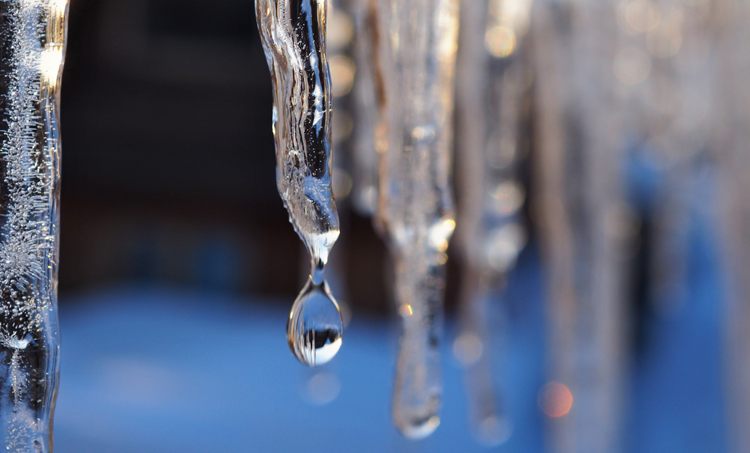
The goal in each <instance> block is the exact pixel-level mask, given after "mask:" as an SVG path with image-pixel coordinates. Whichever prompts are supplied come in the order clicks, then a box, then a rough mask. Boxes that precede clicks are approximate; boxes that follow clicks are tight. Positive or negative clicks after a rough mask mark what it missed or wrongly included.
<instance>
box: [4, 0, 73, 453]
mask: <svg viewBox="0 0 750 453" xmlns="http://www.w3.org/2000/svg"><path fill="white" fill-rule="evenodd" d="M67 8H68V3H67V1H66V0H13V1H5V2H2V3H0V14H2V17H3V21H2V25H1V27H2V46H3V52H2V57H1V59H0V65H1V67H2V71H0V74H2V75H1V76H0V77H1V79H0V80H1V82H0V96H2V104H1V105H2V110H1V112H2V122H0V124H1V125H2V130H1V131H0V140H2V148H1V149H0V168H2V173H1V174H2V182H1V184H2V186H0V214H2V215H0V363H1V364H2V365H1V366H0V436H2V445H3V446H4V447H5V449H6V450H7V451H10V452H19V453H20V452H24V453H25V452H32V451H33V452H50V451H52V415H53V412H54V406H55V397H56V392H57V382H58V374H59V363H58V358H59V332H58V321H57V250H58V246H57V238H58V226H59V214H58V208H57V206H58V200H59V184H60V139H59V131H58V108H59V99H58V89H59V85H60V75H61V72H62V63H63V58H64V52H65V34H66V14H67Z"/></svg>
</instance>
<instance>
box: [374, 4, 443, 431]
mask: <svg viewBox="0 0 750 453" xmlns="http://www.w3.org/2000/svg"><path fill="white" fill-rule="evenodd" d="M375 14H377V19H378V20H377V22H378V24H379V28H378V32H377V33H378V36H379V39H378V41H377V42H378V44H379V46H378V48H377V49H375V53H376V60H377V61H378V66H377V68H376V71H378V74H380V75H381V76H382V77H383V85H382V87H383V92H382V97H381V99H380V102H381V103H382V105H383V106H384V107H385V108H384V110H383V111H385V112H387V123H386V122H385V121H384V122H383V123H381V124H380V125H379V127H380V128H382V130H381V131H380V132H384V134H383V135H382V136H383V137H387V149H384V152H383V154H382V159H381V166H380V168H381V174H380V197H379V211H378V216H379V221H380V222H381V225H382V226H383V227H384V231H386V232H387V234H388V237H389V245H390V248H391V253H392V256H393V259H394V263H395V276H396V281H395V292H396V302H397V305H398V312H399V314H400V315H401V321H402V336H401V344H400V350H399V353H398V362H397V365H396V367H397V369H396V381H395V385H394V396H393V408H392V410H393V419H394V422H395V424H396V426H397V427H398V429H399V430H400V431H401V432H402V433H403V434H404V435H405V436H407V437H409V438H422V437H425V436H427V435H429V434H430V433H432V432H433V431H434V430H435V428H436V427H437V426H438V424H439V422H440V418H439V410H440V405H441V398H442V384H441V379H440V357H439V350H438V347H439V344H440V340H441V336H442V335H441V331H442V294H443V288H444V286H445V281H444V278H443V269H442V265H443V264H444V263H445V260H446V259H447V256H446V255H445V252H446V250H447V248H448V240H449V238H450V236H451V234H452V233H453V229H454V228H455V221H454V220H453V212H452V202H451V195H450V187H449V166H450V161H451V140H452V128H451V122H452V111H453V74H454V70H455V53H456V45H457V37H458V36H457V35H458V2H457V0H437V1H433V0H382V1H381V2H379V3H378V5H377V13H375Z"/></svg>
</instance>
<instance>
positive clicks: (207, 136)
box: [60, 0, 388, 312]
mask: <svg viewBox="0 0 750 453" xmlns="http://www.w3.org/2000/svg"><path fill="white" fill-rule="evenodd" d="M69 49H70V50H69V53H68V58H67V61H66V66H65V74H64V81H63V94H62V105H63V108H62V111H63V113H62V135H63V148H64V158H63V201H62V205H63V208H62V225H63V227H62V239H61V241H62V242H61V243H62V246H61V247H62V250H61V254H62V257H61V261H62V262H63V263H64V264H63V266H62V271H61V272H62V273H61V279H60V281H61V286H60V288H61V291H63V292H65V291H70V290H82V289H86V288H89V287H92V286H102V285H105V284H109V283H117V282H131V283H168V284H179V285H188V286H198V287H204V288H207V289H220V290H227V291H243V292H247V293H250V292H252V293H266V294H274V295H281V296H283V297H284V298H288V299H289V301H288V302H289V303H290V304H291V301H292V300H293V298H294V296H295V295H296V293H297V290H298V287H299V281H298V279H299V270H298V264H299V263H300V262H301V260H300V258H299V253H300V252H301V249H300V248H299V239H298V238H297V237H296V235H295V233H294V231H293V229H292V226H291V225H290V224H289V223H288V219H287V214H286V212H285V211H284V208H283V205H282V202H281V199H280V197H279V195H278V193H277V191H276V181H275V174H276V173H275V159H274V149H273V137H272V135H271V102H272V93H271V84H270V79H269V76H268V70H267V67H266V62H265V60H264V56H263V51H262V48H261V45H260V41H259V37H258V32H257V28H256V27H255V18H254V12H253V6H252V2H248V1H240V0H211V1H208V0H179V1H177V0H108V1H106V2H105V1H95V0H77V1H76V2H74V4H73V5H72V6H71V12H70V31H69ZM337 151H338V150H337ZM352 226H353V229H352V231H351V232H348V233H347V236H348V237H349V249H350V250H351V253H356V254H357V256H358V257H361V256H362V255H361V254H362V253H365V254H367V256H371V257H373V258H374V260H369V259H368V260H367V261H368V263H367V264H365V265H363V266H351V267H349V274H350V275H349V276H348V278H349V279H350V281H349V282H348V283H349V285H348V286H352V287H353V288H354V289H353V290H351V291H350V294H351V301H352V302H353V303H354V304H355V305H360V306H362V307H365V308H366V309H369V310H373V311H375V312H384V311H385V310H386V307H388V303H387V302H388V301H387V300H385V299H384V294H385V292H384V291H382V290H380V291H379V290H377V288H379V287H380V286H382V280H383V277H382V270H383V265H382V264H381V263H382V258H381V257H382V255H383V253H382V245H381V244H380V242H379V239H377V237H376V236H375V235H374V234H373V233H372V231H371V227H370V225H369V222H362V221H354V222H352ZM373 241H374V242H373ZM343 252H344V253H347V254H348V253H350V252H349V251H348V250H347V251H343ZM357 259H358V260H359V259H360V258H357ZM347 261H350V260H348V259H347ZM369 261H373V262H369ZM352 283H353V284H352ZM360 288H364V289H362V290H361V289H360Z"/></svg>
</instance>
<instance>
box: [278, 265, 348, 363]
mask: <svg viewBox="0 0 750 453" xmlns="http://www.w3.org/2000/svg"><path fill="white" fill-rule="evenodd" d="M343 331H344V326H343V321H342V318H341V311H340V310H339V306H338V304H337V303H336V301H335V300H334V299H333V296H332V295H331V293H330V291H329V290H328V284H327V283H325V282H324V281H323V282H321V283H320V284H317V283H315V282H314V281H313V279H312V278H311V279H310V280H308V282H307V284H306V285H305V287H304V289H303V290H302V292H301V293H300V294H299V296H297V300H295V301H294V305H293V306H292V311H291V313H290V314H289V322H288V323H287V327H286V338H287V341H288V342H289V348H290V349H291V350H292V353H293V354H294V355H295V356H296V357H297V359H299V361H300V362H302V363H304V364H305V365H308V366H316V365H322V364H324V363H327V362H328V361H330V360H331V359H332V358H333V357H334V356H335V355H336V353H337V352H338V351H339V348H340V347H341V336H342V334H343Z"/></svg>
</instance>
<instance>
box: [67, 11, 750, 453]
mask: <svg viewBox="0 0 750 453" xmlns="http://www.w3.org/2000/svg"><path fill="white" fill-rule="evenodd" d="M371 3H377V2H367V1H360V0H341V1H335V2H333V3H332V5H333V7H332V9H331V11H330V13H329V25H328V26H329V44H328V45H329V47H328V50H329V58H330V65H331V71H332V76H333V81H334V95H335V100H334V105H335V113H334V126H333V127H334V129H333V135H334V153H335V154H336V156H335V161H334V165H335V171H334V184H335V187H334V191H335V193H336V196H337V202H338V205H339V209H340V215H341V218H342V233H341V237H340V239H339V241H338V243H337V245H336V248H335V250H334V254H333V256H332V258H331V269H330V270H329V271H328V277H329V279H330V281H331V285H332V289H333V292H334V294H335V295H336V297H337V298H338V299H339V300H340V301H342V302H343V303H344V304H345V305H346V310H345V315H346V317H347V318H350V323H349V324H348V325H347V328H346V334H345V341H344V347H343V348H342V349H341V352H340V354H339V356H338V357H337V358H336V359H335V360H334V361H333V362H332V363H331V364H329V365H326V366H324V367H321V368H318V369H314V370H311V369H307V368H305V367H303V366H301V365H299V364H298V363H297V362H296V360H295V359H294V358H293V357H292V355H291V354H290V353H289V351H288V348H287V345H286V340H285V323H286V317H287V314H288V310H289V309H290V307H291V304H292V302H293V301H294V298H295V297H296V295H297V293H298V291H299V290H300V288H301V287H302V283H303V281H304V279H305V277H306V274H307V272H308V264H307V257H306V254H305V251H304V249H303V247H302V245H301V242H300V240H299V239H298V237H297V236H296V234H295V233H294V231H293V229H292V227H291V225H290V224H289V223H288V218H287V213H286V211H285V210H284V208H283V205H282V202H281V199H280V197H279V195H278V193H277V191H276V183H275V168H274V167H275V158H274V149H273V138H272V135H271V103H272V92H271V83H270V78H269V74H268V69H267V66H266V62H265V59H264V56H263V50H262V47H261V43H260V39H259V36H258V32H257V28H256V25H255V13H254V5H253V3H252V1H250V0H210V1H209V0H71V5H70V16H69V38H68V51H67V57H66V62H65V71H64V76H63V85H62V109H61V125H62V137H63V139H62V140H63V148H64V152H63V154H64V157H63V160H62V174H63V186H62V187H63V190H62V210H61V216H62V219H61V225H62V229H61V242H60V244H61V257H60V261H61V267H60V286H59V295H60V319H61V329H62V362H61V363H62V371H61V385H60V390H59V396H58V405H57V409H56V415H55V441H56V444H55V449H56V451H57V452H59V453H66V452H78V453H85V452H112V453H119V452H143V453H146V452H157V451H158V452H164V451H181V452H184V453H188V452H214V451H220V450H225V451H228V450H234V451H253V452H291V451H298V450H302V449H307V450H326V451H334V452H338V451H340V452H351V451H362V452H369V451H372V452H384V451H393V452H424V453H427V452H456V451H462V452H470V451H484V450H486V449H493V450H496V451H505V452H525V453H530V452H540V453H541V452H543V451H556V452H562V451H569V452H587V451H592V452H593V451H622V452H644V453H645V452H680V453H688V452H706V451H712V452H724V451H727V452H729V451H732V452H735V451H736V452H743V451H750V450H748V449H747V448H750V447H748V445H750V444H748V443H747V442H748V440H747V439H745V438H744V437H743V435H742V434H741V433H742V431H743V426H744V423H746V422H748V421H750V416H748V414H745V413H744V412H745V411H747V409H743V407H745V408H746V407H747V405H743V404H742V402H743V401H747V400H746V398H748V395H746V394H745V392H746V390H745V389H744V387H745V385H743V383H744V382H747V380H746V379H744V376H746V375H745V374H743V373H747V372H748V371H750V362H748V364H745V360H746V359H744V355H746V354H744V351H746V350H747V348H746V347H745V344H748V346H750V341H748V339H746V338H745V335H747V334H746V333H745V332H746V330H747V329H746V328H745V326H746V324H745V323H744V321H743V320H744V319H746V317H745V316H744V312H743V311H742V307H741V306H742V304H740V303H738V301H744V300H745V297H743V296H744V295H747V293H748V291H750V289H749V288H747V287H745V286H743V285H747V283H743V282H747V281H748V279H746V278H744V274H743V272H744V273H746V272H747V269H748V268H750V267H748V266H747V265H746V264H748V262H747V260H748V256H750V255H746V252H745V251H744V247H746V246H745V245H744V244H745V243H747V242H748V241H747V240H746V238H747V235H746V234H744V232H745V231H746V228H747V227H745V225H746V219H750V216H749V215H747V213H748V212H750V207H748V206H747V205H748V203H747V201H746V200H747V199H749V198H748V197H747V195H746V194H748V193H750V192H748V191H745V190H744V189H745V186H746V185H747V183H745V180H746V179H747V174H748V173H747V170H750V166H748V164H747V160H748V159H747V157H745V155H746V154H747V153H746V152H744V143H745V142H744V140H743V137H744V136H745V135H744V134H747V132H746V131H747V130H748V128H747V127H745V126H746V125H747V121H748V119H750V116H748V115H746V113H747V112H746V109H747V107H746V105H750V102H744V101H746V100H748V101H750V97H746V96H747V93H746V91H747V88H745V87H743V85H744V81H745V80H747V79H746V78H745V77H743V75H747V74H750V72H748V71H747V69H748V68H747V67H746V66H747V61H748V60H750V58H748V57H750V51H748V50H745V49H744V47H746V46H744V44H743V43H745V42H747V41H746V40H745V39H744V38H745V37H746V36H745V33H746V31H745V30H744V28H746V27H744V28H743V27H742V26H741V22H742V20H743V19H742V18H744V17H750V15H747V11H746V10H747V7H746V6H744V5H743V4H742V3H741V2H733V1H730V0H669V1H667V0H658V1H650V0H622V1H620V2H612V1H603V2H588V3H587V2H566V1H538V2H536V3H535V4H532V3H531V2H530V0H529V1H521V0H515V1H514V0H483V1H479V0H477V1H476V2H471V0H468V1H466V2H464V3H462V18H461V21H462V31H461V32H460V33H461V34H460V40H459V46H458V68H457V77H458V79H457V82H456V83H457V85H456V87H457V88H456V99H457V100H456V125H457V128H456V137H457V138H456V161H457V162H456V165H457V167H456V169H455V175H456V179H455V186H456V199H457V209H458V216H459V217H458V222H457V223H458V227H457V228H458V230H457V235H458V238H459V239H458V241H454V242H457V243H456V244H454V246H455V251H456V253H451V252H453V251H454V246H452V247H451V249H450V251H449V255H450V260H449V261H448V277H447V289H446V302H445V303H446V313H447V316H446V333H445V340H444V344H443V349H444V353H443V359H444V360H443V368H444V384H445V387H444V398H445V401H444V406H443V415H442V420H441V426H440V427H439V428H438V430H437V431H436V432H435V434H434V435H433V436H431V437H429V438H428V439H426V440H423V441H419V442H410V441H406V440H404V439H403V438H402V437H401V436H400V435H399V434H398V433H397V432H396V430H395V428H393V427H392V426H391V421H390V409H389V407H390V391H391V381H392V377H393V372H394V364H395V351H396V344H397V341H398V327H397V325H396V323H395V311H396V310H395V309H394V303H393V298H392V295H391V279H392V276H391V275H390V272H391V270H390V264H389V260H388V254H387V248H386V246H385V244H384V243H383V241H382V240H381V238H380V237H379V236H378V234H377V233H376V232H375V230H374V229H373V226H372V219H371V218H370V215H371V214H372V209H373V207H374V199H373V197H374V192H375V191H376V188H373V187H372V186H371V185H368V184H374V183H373V182H372V180H371V179H367V177H368V175H369V176H370V177H371V178H372V171H373V168H374V165H373V164H372V161H368V157H367V152H368V150H369V152H370V153H373V152H374V151H373V149H372V148H373V146H374V145H373V142H372V140H370V141H369V142H368V139H369V138H371V137H372V134H373V131H372V125H371V124H368V123H367V121H369V120H367V119H366V118H367V115H368V109H369V108H370V107H371V99H370V98H371V97H372V93H371V91H369V90H371V88H368V86H371V85H372V81H371V78H372V77H371V76H372V72H371V68H369V67H368V60H367V58H368V57H367V56H368V55H369V54H368V47H367V46H368V39H371V34H369V35H368V31H367V27H366V25H367V23H368V22H367V17H368V16H367V14H368V13H367V9H368V8H367V5H369V4H371ZM363 5H364V6H363ZM467 5H468V6H467ZM477 5H479V6H477ZM472 8H474V9H473V10H472ZM482 8H484V9H483V10H482ZM488 8H489V9H488ZM464 10H467V11H468V10H471V11H469V12H466V14H464V12H465V11H464ZM482 11H484V13H482ZM487 11H489V13H487ZM493 11H494V13H493ZM472 20H474V21H483V22H481V23H480V22H471V21H472ZM493 21H494V22H493ZM738 24H739V25H738ZM477 30H478V31H479V32H481V33H479V34H476V33H475V34H476V36H475V37H477V39H478V40H479V41H477V43H475V44H476V45H474V44H471V43H472V39H474V38H475V37H473V36H472V35H471V33H470V32H471V31H477ZM370 32H371V31H370ZM464 49H466V50H464ZM472 49H473V50H472ZM472 52H473V53H472ZM477 52H479V53H481V55H478V54H477ZM472 62H473V63H472ZM477 62H479V65H478V66H472V64H475V63H477ZM474 67H477V68H481V69H477V71H479V70H481V71H483V72H482V74H483V77H482V78H481V79H479V80H480V81H481V83H480V84H479V85H472V82H471V80H477V79H472V78H471V77H470V74H469V75H466V74H464V73H463V72H462V71H463V70H464V69H465V68H474ZM462 68H463V69H462ZM464 72H465V71H464ZM472 86H474V87H475V88H476V87H479V88H481V90H484V91H483V92H486V93H487V96H486V97H485V98H483V99H482V103H483V104H482V106H480V107H476V106H475V105H474V104H472V102H471V101H470V99H471V93H470V92H471V89H470V88H471V87H472ZM467 93H468V94H467ZM368 96H369V97H368ZM462 99H469V101H462ZM484 103H486V104H488V105H484ZM475 107H476V108H475ZM472 109H474V110H472ZM477 111H478V112H484V113H479V117H477V116H476V115H477V113H476V112H477ZM509 112H510V113H509ZM472 115H473V116H472ZM477 118H480V119H477ZM482 118H484V119H482ZM488 118H489V119H488ZM480 120H481V121H484V123H483V124H485V126H484V128H485V129H484V132H482V134H483V135H482V137H485V136H486V137H487V140H486V143H484V142H483V143H482V144H480V145H476V144H472V143H471V141H470V140H469V141H467V138H466V136H467V134H468V133H467V132H466V131H471V130H472V129H471V127H472V124H476V123H477V122H478V121H480ZM508 125H510V126H508ZM496 131H497V133H495V132H496ZM508 137H510V139H509V138H508ZM482 140H484V138H482ZM509 140H510V143H511V144H510V145H509V144H508V143H509ZM368 143H369V145H368ZM368 146H369V148H368ZM472 146H475V147H476V146H479V147H480V148H482V150H483V151H482V152H485V148H486V149H487V150H486V152H487V153H489V154H488V156H489V157H486V159H489V160H488V162H489V164H488V165H487V168H490V167H491V168H493V169H495V170H498V171H499V173H495V174H493V175H489V176H486V175H485V176H484V180H486V181H489V182H486V184H487V187H484V186H482V187H480V188H479V190H481V192H480V195H481V196H488V197H490V198H488V199H494V200H495V201H494V202H492V203H495V204H492V206H490V207H489V208H487V207H486V206H485V205H484V204H483V203H484V202H483V201H482V203H480V207H478V208H476V209H478V210H479V211H482V210H485V211H486V210H489V211H491V213H493V214H492V215H493V216H494V217H493V219H494V220H493V221H492V222H494V223H492V222H489V223H492V227H491V228H490V227H486V228H485V230H486V231H485V233H486V234H482V235H479V236H477V237H481V238H482V239H477V241H480V242H479V243H478V244H473V243H472V244H469V242H471V241H472V240H471V239H470V238H471V237H472V235H471V234H467V233H462V232H461V228H462V222H461V219H462V216H466V215H468V214H466V212H468V211H471V209H469V208H467V206H471V205H472V203H473V202H472V201H471V200H475V201H476V200H477V197H472V196H471V193H472V190H474V189H475V188H472V186H471V179H472V176H471V175H473V174H476V173H472V171H475V172H476V168H477V167H471V165H470V163H469V164H467V162H469V159H468V158H466V157H462V156H469V155H470V153H469V152H468V151H464V149H468V148H470V147H472ZM492 146H495V147H496V149H497V152H496V153H495V154H492V151H491V150H489V148H490V147H492ZM363 149H364V151H363ZM509 149H510V151H509ZM493 156H495V157H493ZM493 159H494V160H493ZM498 159H499V160H498ZM373 160H374V159H373ZM368 162H369V163H368ZM467 168H469V170H467ZM471 168H474V170H471ZM480 168H481V166H480ZM480 179H481V178H480ZM485 189H486V190H485ZM467 194H468V195H467ZM482 194H484V195H482ZM480 199H481V200H483V198H481V197H480ZM462 209H463V210H462ZM486 217H487V214H486V212H485V222H484V223H485V224H488V221H487V220H486ZM498 218H499V220H498ZM509 225H510V228H508V226H509ZM495 227H497V228H496V230H497V231H495V233H497V234H495V233H493V231H494V230H493V229H492V228H495ZM503 228H505V229H503ZM467 238H469V239H467ZM474 249H479V250H486V251H487V253H486V256H485V255H483V256H485V258H486V260H488V261H487V262H486V263H485V264H484V267H486V268H487V269H484V270H482V269H477V267H481V266H478V265H474V264H473V261H472V252H469V250H474ZM480 274H481V275H480ZM472 278H476V279H477V280H476V281H477V282H481V284H476V285H475V284H474V280H472ZM475 286H476V287H477V288H478V287H481V288H483V289H482V294H481V295H480V296H481V298H482V300H483V301H484V303H483V304H482V305H481V306H480V309H481V311H482V313H483V315H482V316H481V319H482V322H481V326H479V327H477V326H476V323H477V321H476V318H472V316H471V315H467V313H475V312H476V309H477V305H476V304H474V305H471V304H472V303H473V302H466V300H469V299H472V298H474V299H476V297H480V296H477V295H476V294H475V292H476V291H473V290H472V288H473V289H476V288H474V287H475ZM466 288H469V289H468V290H467V289H466ZM467 307H469V308H467ZM472 307H473V308H472ZM468 334H471V335H474V336H471V335H468ZM467 335H468V336H467ZM480 356H481V357H482V358H483V359H484V360H481V361H480V359H479V357H480ZM477 363H482V364H485V365H486V367H484V368H482V371H480V374H479V378H477V376H478V375H477V374H476V373H475V374H472V373H473V372H472V369H473V368H472V367H473V365H475V364H477ZM485 365H483V366H485ZM472 376H473V377H472ZM477 379H479V380H477ZM477 382H480V383H481V384H477ZM738 383H739V384H738ZM477 388H480V389H484V390H486V391H487V392H490V393H489V394H487V393H483V394H480V395H477V394H476V389H477ZM487 389H488V390H487ZM483 397H485V398H489V399H491V400H492V401H495V402H496V404H495V405H494V407H493V409H492V410H493V415H492V417H494V418H490V419H489V420H491V421H492V423H490V424H489V425H488V424H486V423H485V424H483V423H482V422H483V421H486V420H488V418H483V419H482V418H480V419H479V421H477V419H476V417H475V415H476V413H477V409H476V405H477V401H478V400H481V399H482V398H483ZM734 406H743V407H740V408H739V409H738V408H736V407H734ZM479 412H481V410H480V411H479ZM738 433H740V434H738ZM592 439H593V440H592ZM743 442H744V443H743Z"/></svg>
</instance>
